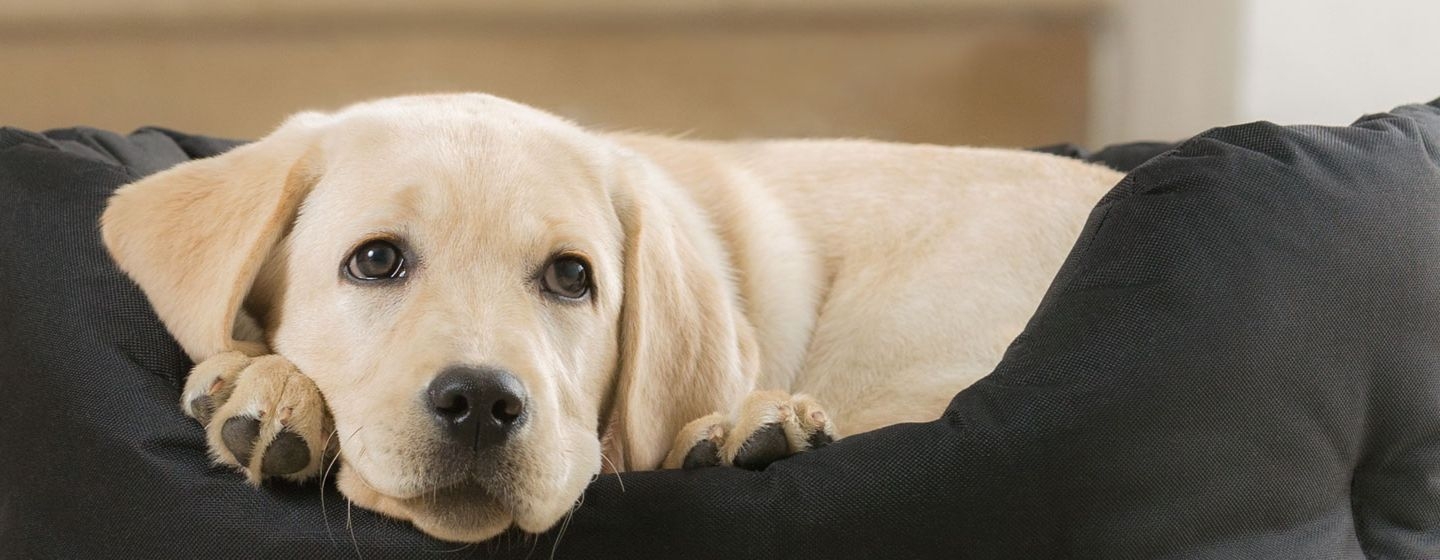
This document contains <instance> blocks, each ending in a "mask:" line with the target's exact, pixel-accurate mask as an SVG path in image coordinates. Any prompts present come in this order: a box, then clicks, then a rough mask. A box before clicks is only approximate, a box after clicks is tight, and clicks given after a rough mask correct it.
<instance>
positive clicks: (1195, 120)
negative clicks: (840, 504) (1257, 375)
mask: <svg viewBox="0 0 1440 560" xmlns="http://www.w3.org/2000/svg"><path fill="white" fill-rule="evenodd" d="M1437 33H1440V1H1436V0H1372V1H1358V0H1356V1H1340V0H1206V1H1203V2H1197V1H1186V0H809V1H807V0H770V1H762V0H492V1H478V0H405V1H403V2H391V1H382V0H307V1H301V0H208V1H186V0H0V125H8V126H18V127H22V128H29V129H45V128H52V127H61V126H71V125H82V124H83V125H88V126H94V127H99V128H106V129H111V130H117V131H129V130H131V129H134V128H136V127H138V126H142V125H160V126H165V127H170V128H175V129H179V130H183V131H186V132H194V133H202V134H209V135H214V136H228V137H237V138H250V137H255V136H258V135H261V134H264V133H265V132H266V131H267V130H269V129H270V128H271V127H273V126H275V125H276V124H277V123H278V122H279V121H280V120H281V119H282V118H283V117H284V116H285V115H287V114H289V113H292V112H295V111H297V110H301V109H312V108H314V109H326V108H335V107H338V106H341V105H344V104H347V103H350V102H354V101H358V100H363V99H367V98H372V97H379V96H387V95H397V94H403V93H414V92H433V91H456V90H470V91H484V92H489V93H494V94H498V95H501V96H505V97H510V98H513V99H516V100H519V101H522V102H525V103H528V104H531V105H535V106H538V107H541V108H545V109H548V110H551V111H554V112H557V113H560V114H562V115H565V116H568V117H570V118H573V119H575V120H577V121H579V122H581V123H583V124H586V125H589V126H596V127H601V128H610V129H640V130H649V131H655V132H662V133H671V134H681V133H685V134H690V135H693V136H699V137H710V138H742V137H773V136H861V137H871V138H881V139H889V140H901V141H910V142H934V143H942V144H971V145H990V146H1017V147H1023V146H1034V145H1040V144H1048V143H1055V142H1065V141H1071V142H1077V143H1082V144H1087V145H1089V146H1092V147H1093V146H1099V145H1103V144H1105V143H1110V142H1119V141H1128V140H1142V139H1158V140H1174V139H1180V138H1184V137H1186V136H1190V135H1192V134H1195V133H1198V132H1200V131H1202V130H1204V129H1206V128H1209V127H1211V126H1216V125H1222V124H1228V123H1234V122H1242V121H1250V120H1257V119H1268V120H1274V121H1277V122H1281V123H1284V124H1297V123H1320V124H1344V123H1348V122H1350V121H1351V120H1353V119H1354V118H1355V117H1357V116H1359V115H1361V114H1363V113H1367V112H1376V111H1383V110H1387V109H1389V108H1390V107H1392V106H1394V105H1397V104H1401V103H1407V102H1417V101H1428V100H1430V99H1434V98H1436V97H1440V46H1437V44H1436V43H1435V41H1434V39H1433V38H1434V37H1435V36H1436V34H1437Z"/></svg>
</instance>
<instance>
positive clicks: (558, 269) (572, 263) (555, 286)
mask: <svg viewBox="0 0 1440 560" xmlns="http://www.w3.org/2000/svg"><path fill="white" fill-rule="evenodd" d="M541 282H543V283H544V285H545V291H547V292H550V293H552V294H555V295H556V296H559V297H562V298H565V299H580V298H583V297H585V296H586V295H587V294H589V293H590V265H588V264H586V263H585V261H584V260H583V259H581V258H580V257H576V256H574V255H560V256H558V257H555V258H553V259H550V264H548V265H545V275H544V276H543V277H542V279H541Z"/></svg>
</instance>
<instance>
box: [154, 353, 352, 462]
mask: <svg viewBox="0 0 1440 560" xmlns="http://www.w3.org/2000/svg"><path fill="white" fill-rule="evenodd" d="M180 406H181V408H183V409H184V410H185V413H186V414H188V415H189V416H190V417H191V418H194V419H196V420H198V421H199V422H200V424H201V425H202V426H204V427H205V436H206V440H207V441H208V443H209V444H210V454H211V456H212V457H214V458H215V461H216V462H217V463H219V464H222V465H229V466H231V467H234V468H235V469H237V470H239V471H240V472H241V474H244V475H245V478H246V480H248V481H249V482H250V483H251V484H255V485H258V484H260V481H261V480H263V479H265V478H268V477H272V476H279V477H283V478H286V479H289V480H292V481H295V482H302V481H304V480H306V479H309V478H311V477H314V476H315V475H317V474H319V473H320V469H321V467H322V465H324V463H325V458H326V457H327V456H329V455H330V454H331V453H333V451H334V450H335V449H336V448H337V446H336V444H335V442H332V441H330V440H331V439H332V438H330V437H329V436H330V435H331V431H332V430H333V427H334V421H333V420H332V419H331V418H330V413H329V411H328V409H326V407H325V400H324V399H323V398H322V397H321V396H320V390H319V389H317V388H316V387H315V384H314V382H312V381H311V380H310V378H308V377H305V375H303V374H301V373H300V371H299V370H297V369H295V366H294V365H292V364H291V363H290V362H289V361H288V360H286V359H285V358H282V357H280V356H278V355H274V354H271V355H267V356H260V357H258V358H252V357H250V356H247V355H245V354H243V353H240V352H225V353H222V354H217V355H216V356H214V357H212V358H210V359H208V360H205V361H203V362H201V363H199V364H197V365H196V366H195V369H194V370H192V371H191V372H190V377H189V379H187V380H186V382H185V392H184V394H183V396H182V398H181V403H180Z"/></svg>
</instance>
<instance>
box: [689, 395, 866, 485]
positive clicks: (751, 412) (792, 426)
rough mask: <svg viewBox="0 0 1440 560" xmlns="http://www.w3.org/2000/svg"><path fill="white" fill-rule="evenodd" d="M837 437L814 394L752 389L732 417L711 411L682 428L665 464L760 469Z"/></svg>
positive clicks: (832, 425) (826, 443) (833, 426)
mask: <svg viewBox="0 0 1440 560" xmlns="http://www.w3.org/2000/svg"><path fill="white" fill-rule="evenodd" d="M836 439H838V438H837V437H836V431H835V425H834V424H833V423H832V422H831V421H830V416H829V415H828V414H826V413H825V409H824V408H823V407H821V406H820V403H818V402H816V401H815V399H814V398H812V397H810V396H808V395H803V394H797V395H791V394H789V393H786V392H783V391H756V392H754V393H751V394H750V396H748V397H746V398H745V401H744V403H742V404H741V405H740V408H739V409H738V410H737V411H736V412H735V414H734V416H733V417H727V416H725V415H722V414H719V413H714V414H709V415H706V416H704V417H701V418H698V419H696V420H694V421H692V422H690V423H689V424H686V425H685V427H684V428H681V429H680V432H679V433H678V434H676V436H675V443H674V445H673V446H671V448H670V453H669V455H667V456H666V457H665V462H664V464H663V466H664V467H665V468H669V469H674V468H685V469H692V468H699V467H709V466H717V465H726V466H736V467H740V468H742V469H750V470H759V469H763V468H765V466H766V465H769V464H770V463H773V462H775V461H777V460H779V459H783V458H785V457H789V456H790V455H794V454H796V453H801V452H804V451H809V450H811V449H817V448H820V447H824V446H826V445H829V444H830V443H831V442H833V441H835V440H836Z"/></svg>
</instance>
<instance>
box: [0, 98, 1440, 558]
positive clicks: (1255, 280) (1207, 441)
mask: <svg viewBox="0 0 1440 560" xmlns="http://www.w3.org/2000/svg"><path fill="white" fill-rule="evenodd" d="M230 145H232V143H228V142H223V141H212V140H208V139H204V138H199V137H192V136H185V135H181V134H177V133H173V132H166V131H160V130H142V131H140V132H137V133H135V134H132V135H131V136H128V137H121V136H116V135H113V134H109V133H105V132H100V131H94V130H70V131H52V132H50V133H47V134H45V135H39V134H33V133H27V132H23V131H17V130H4V131H3V132H0V238H3V239H4V240H5V242H4V243H0V422H3V424H0V557H9V558H86V557H90V558H94V557H107V558H108V557H117V558H130V557H144V558H162V557H185V558H188V557H202V556H203V557H207V558H254V557H306V558H327V557H357V556H359V557H364V558H430V557H435V558H465V557H503V558H549V557H552V555H553V557H556V558H762V557H773V558H960V557H963V558H1024V559H1039V558H1179V557H1185V558H1305V559H1315V558H1362V557H1367V556H1368V557H1372V558H1437V557H1440V373H1437V367H1440V365H1437V364H1440V259H1437V256H1440V101H1437V102H1432V103H1431V104H1429V105H1412V106H1406V107H1402V108H1399V109H1397V110H1395V111H1393V112H1391V113H1387V114H1380V115H1374V116H1370V117H1367V118H1364V119H1362V120H1360V121H1359V122H1357V123H1356V124H1355V125H1353V126H1350V127H1336V128H1322V127H1280V126H1276V125H1272V124H1269V123H1255V124H1247V125H1241V126H1234V127H1227V128H1220V129H1215V130H1212V131H1209V132H1207V133H1205V134H1202V135H1200V136H1198V137H1196V138H1194V139H1191V140H1189V141H1187V142H1184V143H1182V144H1180V145H1178V146H1175V147H1174V148H1173V149H1168V150H1163V153H1161V154H1160V155H1158V156H1155V155H1154V153H1153V152H1154V151H1161V150H1162V147H1157V146H1150V148H1148V149H1150V150H1152V153H1151V154H1150V155H1149V156H1145V157H1144V158H1143V159H1144V160H1148V161H1146V162H1145V163H1144V164H1143V165H1140V166H1139V167H1138V168H1135V169H1134V171H1133V172H1131V173H1130V174H1129V175H1128V176H1127V177H1126V178H1125V179H1124V181H1122V182H1121V183H1120V184H1119V185H1118V186H1117V187H1116V188H1115V189H1114V190H1113V191H1112V192H1111V193H1110V194H1109V195H1107V196H1106V197H1105V198H1104V199H1103V200H1102V201H1101V202H1100V203H1099V205H1098V206H1097V207H1096V208H1095V210H1094V212H1093V214H1092V215H1091V217H1090V220H1089V223H1088V225H1087V226H1086V228H1085V229H1084V231H1083V232H1082V234H1081V236H1080V238H1079V240H1078V242H1077V244H1076V246H1075V249H1074V251H1073V252H1072V254H1071V256H1070V258H1069V259H1068V260H1067V262H1066V263H1065V265H1064V267H1063V268H1062V269H1061V271H1060V272H1059V274H1058V276H1057V278H1056V280H1055V283H1054V285H1053V286H1052V287H1051V289H1050V292H1049V293H1048V294H1047V296H1046V297H1045V299H1044V301H1043V303H1042V304H1041V306H1040V308H1039V310H1038V311H1037V313H1036V314H1035V316H1034V317H1033V319H1032V320H1031V322H1030V324H1029V325H1028V326H1027V328H1026V329H1025V331H1024V333H1023V334H1022V335H1021V336H1020V337H1019V338H1017V340H1016V341H1015V342H1014V344H1013V345H1012V346H1011V348H1010V349H1009V351H1008V352H1007V354H1006V357H1005V359H1004V361H1003V362H1002V363H1001V364H1000V365H999V366H998V367H997V369H996V370H995V372H994V373H993V374H992V375H991V376H989V377H987V378H985V379H984V380H982V381H980V382H979V383H977V384H976V385H975V386H973V387H971V388H969V389H966V390H965V391H963V392H961V393H960V394H959V395H957V396H956V397H955V399H954V401H953V402H952V404H951V406H950V407H949V409H948V410H947V411H946V413H945V414H944V416H943V417H942V418H940V419H938V420H936V421H933V422H928V423H919V424H906V425H899V426H892V427H889V428H885V429H881V430H877V431H875V432H871V433H867V434H860V435H856V436H853V437H850V438H847V439H845V440H842V441H839V442H836V443H834V444H832V445H829V446H827V447H825V448H823V449H820V450H817V451H815V452H812V453H809V454H805V455H801V456H797V457H794V458H791V459H787V460H784V461H780V462H777V463H775V464H773V465H771V466H770V467H769V468H767V469H766V470H764V471H760V472H750V471H743V470H739V469H726V468H709V469H700V470H696V471H670V472H648V473H630V474H625V475H623V478H621V477H616V476H604V477H601V478H600V479H599V480H598V481H596V482H595V483H594V484H592V485H591V487H590V488H589V490H588V491H587V492H586V495H585V498H584V502H583V506H581V507H580V508H579V509H578V510H577V512H576V513H575V515H574V516H573V518H571V519H570V520H569V521H568V522H567V523H565V524H564V525H563V528H562V529H557V530H555V531H552V532H551V533H549V534H547V535H544V536H541V537H538V538H527V537H522V536H519V535H506V536H503V537H501V538H500V539H499V540H497V541H495V542H492V543H486V544H482V545H477V546H470V547H463V548H458V549H457V547H456V546H454V545H452V544H449V543H441V542H437V541H433V540H430V539H428V538H426V537H424V536H422V535H420V534H418V533H417V532H415V531H414V530H413V529H411V528H409V527H408V526H406V525H404V524H400V523H395V522H391V521H387V520H384V519H381V518H379V517H378V516H375V515H373V514H370V513H368V512H364V511H360V510H355V511H347V508H346V507H345V504H344V501H343V499H342V498H341V497H340V496H339V495H338V494H337V493H335V492H334V490H333V488H331V487H329V486H325V487H323V488H324V490H322V489H321V488H322V487H321V486H320V485H311V486H307V487H288V486H279V485H271V486H267V487H265V488H263V489H261V490H255V489H252V488H250V487H248V486H246V485H245V484H244V483H243V482H242V481H241V480H240V478H239V477H238V476H236V475H234V474H231V473H229V472H226V471H224V470H222V469H218V468H215V467H211V466H209V464H208V462H207V460H206V458H205V454H204V443H203V439H202V435H201V432H200V429H199V427H198V425H196V424H195V423H194V422H193V421H190V420H189V419H187V418H185V417H184V416H182V415H181V413H180V411H179V408H178V406H177V403H176V401H177V399H178V391H179V387H180V385H181V383H182V377H183V375H184V372H185V371H186V368H187V366H188V364H187V363H186V360H185V359H184V357H183V355H182V353H181V352H180V351H179V349H178V347H177V346H176V345H175V343H174V341H173V340H171V339H170V337H169V336H168V335H167V334H166V333H165V331H164V330H163V329H162V328H161V326H160V324H159V323H158V321H157V320H156V318H155V317H154V315H153V314H152V312H151V310H150V309H149V307H148V305H147V304H146V303H145V300H144V298H143V297H142V296H141V294H140V292H139V291H138V289H137V288H136V287H135V286H134V285H132V284H131V283H130V282H129V281H127V280H126V279H125V278H124V277H123V276H122V275H120V274H119V273H118V272H117V271H116V270H115V269H114V268H113V266H112V265H111V264H110V263H109V260H108V259H107V257H106V255H105V253H104V250H103V249H102V248H101V246H100V244H99V242H98V239H97V235H96V226H95V219H96V217H97V216H98V215H99V212H100V210H101V208H102V206H103V204H104V201H105V197H106V195H107V194H109V193H110V191H111V190H113V189H114V188H115V187H117V186H119V185H121V184H123V183H125V182H127V181H130V180H132V179H134V178H135V177H137V176H140V175H143V174H144V173H148V172H150V171H153V170H156V169H160V168H163V167H166V166H168V165H172V164H174V163H176V162H178V161H183V160H184V159H187V158H192V157H202V156H205V155H209V154H212V153H215V152H218V151H220V150H223V149H225V148H226V147H228V146H230ZM1099 153H1104V151H1102V152H1099ZM1135 153H1139V152H1138V151H1137V152H1135ZM1151 156H1154V157H1151ZM1135 157H1137V158H1138V157H1139V156H1135ZM557 540H558V543H557Z"/></svg>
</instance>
